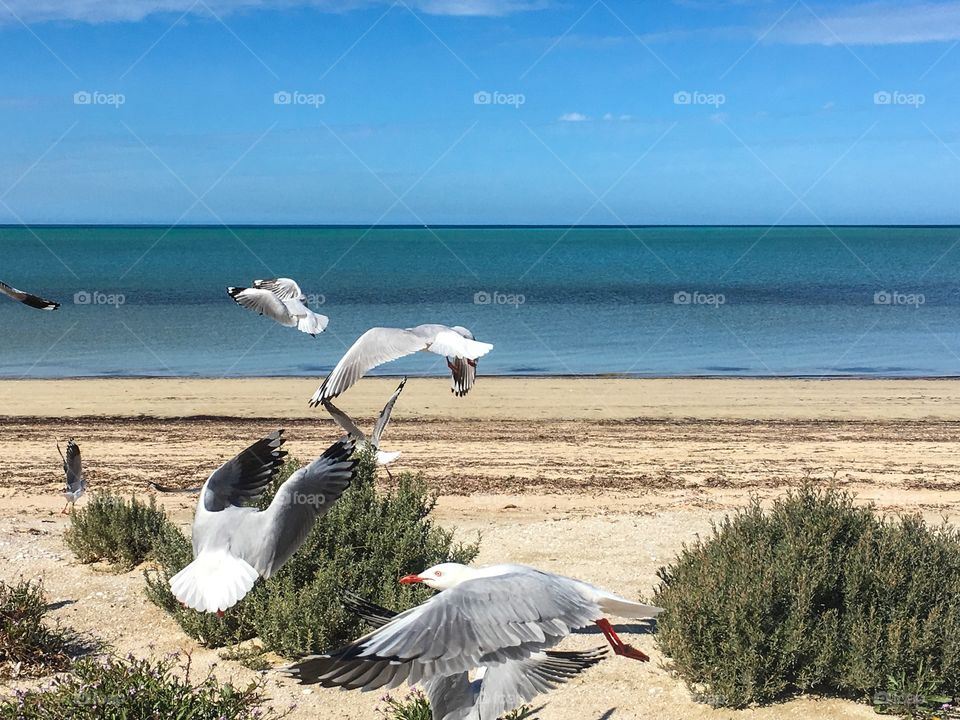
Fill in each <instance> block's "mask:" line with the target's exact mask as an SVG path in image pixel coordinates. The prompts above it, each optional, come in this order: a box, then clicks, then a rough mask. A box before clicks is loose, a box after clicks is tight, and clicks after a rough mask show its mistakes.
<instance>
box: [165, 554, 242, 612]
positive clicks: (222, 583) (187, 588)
mask: <svg viewBox="0 0 960 720" xmlns="http://www.w3.org/2000/svg"><path fill="white" fill-rule="evenodd" d="M257 577H258V575H257V571H256V570H254V569H253V568H252V567H251V566H250V565H249V564H248V563H247V562H246V561H245V560H242V559H240V558H238V557H235V556H233V555H231V554H230V553H228V552H227V551H226V550H212V551H203V552H201V553H200V554H199V555H197V557H196V558H195V559H194V561H193V562H192V563H190V564H189V565H187V566H186V567H185V568H184V569H183V570H181V571H180V572H178V573H177V574H176V575H174V576H173V577H172V578H170V589H171V590H172V591H173V594H174V596H175V597H176V598H177V600H179V601H180V602H182V603H183V604H184V605H186V606H187V607H190V608H193V609H194V610H200V611H201V612H217V611H221V610H226V609H227V608H229V607H233V606H234V605H236V604H237V603H238V602H239V601H240V599H241V598H242V597H243V596H244V595H246V594H247V593H248V592H250V588H252V587H253V584H254V583H255V582H256V581H257Z"/></svg>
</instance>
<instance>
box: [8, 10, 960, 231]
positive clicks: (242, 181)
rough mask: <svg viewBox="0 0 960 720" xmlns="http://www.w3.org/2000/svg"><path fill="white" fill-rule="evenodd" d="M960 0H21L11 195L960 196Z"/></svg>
mask: <svg viewBox="0 0 960 720" xmlns="http://www.w3.org/2000/svg"><path fill="white" fill-rule="evenodd" d="M958 41H960V2H910V1H909V0H908V1H906V2H889V3H888V2H870V3H840V2H830V3H826V2H812V1H807V0H798V1H797V2H794V3H791V2H773V1H771V2H767V1H766V0H727V1H724V0H715V1H710V0H674V1H673V2H670V1H668V0H660V1H656V2H624V1H620V2H617V1H615V0H596V2H593V1H592V0H449V1H445V0H407V1H406V2H395V3H394V2H387V1H379V0H313V1H310V0H302V1H298V0H284V1H282V2H261V1H259V0H126V1H121V0H0V222H12V223H16V222H29V223H41V222H66V223H69V222H134V223H135V222H157V223H174V222H180V223H218V222H252V223H259V222H262V223H360V224H366V223H374V222H377V223H420V222H426V223H556V224H568V223H601V224H621V223H638V224H640V223H757V224H775V223H812V224H818V223H958V222H960V213H958V192H957V188H958V187H960V184H958V181H960V137H958V125H957V122H958V121H957V118H958V117H960V112H958V110H960V100H958V92H957V88H958V87H960V48H956V47H955V45H956V44H957V42H958Z"/></svg>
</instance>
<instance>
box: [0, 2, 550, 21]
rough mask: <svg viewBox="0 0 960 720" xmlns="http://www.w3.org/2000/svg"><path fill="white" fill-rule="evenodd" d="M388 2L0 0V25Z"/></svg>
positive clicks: (492, 7)
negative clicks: (19, 22) (0, 1)
mask: <svg viewBox="0 0 960 720" xmlns="http://www.w3.org/2000/svg"><path fill="white" fill-rule="evenodd" d="M550 2H551V0H405V2H404V4H406V5H407V7H409V8H410V9H412V10H416V11H418V12H422V13H424V14H427V15H451V16H460V17H501V16H504V15H512V14H515V13H521V12H529V11H532V10H541V9H544V8H546V7H548V6H549V5H550ZM392 3H393V0H203V1H199V0H4V2H3V3H0V24H9V23H11V22H16V21H17V20H19V21H22V22H25V23H40V22H50V21H74V22H84V23H108V22H137V21H140V20H143V19H145V18H148V17H150V16H151V15H162V14H173V13H176V14H188V15H205V14H209V13H210V12H213V13H216V14H217V15H219V16H226V15H230V14H232V13H236V12H241V11H250V10H283V9H289V8H314V9H316V10H318V11H320V12H328V13H345V12H351V11H354V10H363V9H366V8H376V7H385V6H389V5H391V4H392Z"/></svg>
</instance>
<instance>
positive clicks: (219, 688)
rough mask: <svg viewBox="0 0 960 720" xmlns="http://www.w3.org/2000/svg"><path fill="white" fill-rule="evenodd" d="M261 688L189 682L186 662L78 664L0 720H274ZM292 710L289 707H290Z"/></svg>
mask: <svg viewBox="0 0 960 720" xmlns="http://www.w3.org/2000/svg"><path fill="white" fill-rule="evenodd" d="M264 702H265V697H264V694H263V684H262V681H261V682H260V683H253V684H251V685H248V686H247V687H245V688H236V687H234V686H233V685H230V684H229V683H221V682H219V681H218V680H217V679H216V678H215V677H214V676H213V675H212V674H208V675H207V676H206V677H205V678H204V679H203V680H202V681H201V682H199V683H194V682H193V681H192V680H191V678H190V658H189V656H187V658H186V660H182V659H180V658H179V657H178V656H176V655H173V656H169V657H167V658H163V659H161V660H156V661H155V660H143V659H138V658H135V657H133V656H132V655H128V656H127V657H126V658H112V657H110V658H100V659H92V658H91V659H84V660H79V661H77V662H76V663H75V664H74V665H73V667H72V668H71V671H70V673H69V674H64V675H59V676H57V677H56V678H54V679H53V680H52V681H51V682H50V683H49V684H48V685H46V686H45V687H41V688H37V689H30V690H19V691H17V693H16V696H15V697H13V698H8V699H6V700H4V701H2V702H0V720H65V719H66V718H70V720H148V719H153V718H184V719H187V718H189V720H222V719H223V718H230V720H279V719H280V718H282V717H284V716H285V715H287V714H289V712H276V711H274V710H271V709H269V708H265V707H264ZM291 709H292V708H291Z"/></svg>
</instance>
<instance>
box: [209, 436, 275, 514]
mask: <svg viewBox="0 0 960 720" xmlns="http://www.w3.org/2000/svg"><path fill="white" fill-rule="evenodd" d="M283 442H284V437H283V430H277V431H276V432H273V433H271V434H270V435H268V436H267V437H265V438H263V439H262V440H257V442H255V443H254V444H253V445H251V446H250V447H248V448H247V449H246V450H244V451H243V452H241V453H240V454H239V455H237V456H236V457H235V458H233V459H231V460H228V461H227V462H225V463H224V464H223V465H221V466H220V467H218V468H217V469H216V470H214V471H213V473H212V474H211V475H210V477H208V478H207V481H206V482H205V483H204V484H203V489H202V491H201V497H202V498H203V506H204V508H206V509H207V510H208V511H209V512H219V511H220V510H225V509H226V508H228V507H230V506H231V505H236V506H238V507H239V506H242V505H245V504H247V503H249V502H252V501H254V500H256V499H257V498H258V497H260V496H261V495H262V494H263V491H264V490H265V489H266V487H267V485H269V484H270V481H271V480H272V479H273V476H274V475H276V474H277V471H278V470H279V469H280V466H281V465H283V459H284V457H286V454H287V451H286V450H281V449H280V448H281V446H282V445H283Z"/></svg>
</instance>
